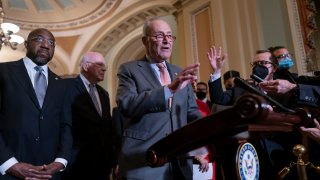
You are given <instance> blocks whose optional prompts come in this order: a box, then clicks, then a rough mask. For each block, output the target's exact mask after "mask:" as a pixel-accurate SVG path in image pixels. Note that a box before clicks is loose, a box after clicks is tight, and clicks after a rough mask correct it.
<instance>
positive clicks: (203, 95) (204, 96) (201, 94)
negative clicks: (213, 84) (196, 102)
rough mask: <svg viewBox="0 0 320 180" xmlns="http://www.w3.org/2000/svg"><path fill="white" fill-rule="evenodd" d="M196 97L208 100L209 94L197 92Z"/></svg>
mask: <svg viewBox="0 0 320 180" xmlns="http://www.w3.org/2000/svg"><path fill="white" fill-rule="evenodd" d="M196 96H197V98H198V99H200V100H202V99H204V98H206V96H207V93H205V92H202V91H197V92H196Z"/></svg>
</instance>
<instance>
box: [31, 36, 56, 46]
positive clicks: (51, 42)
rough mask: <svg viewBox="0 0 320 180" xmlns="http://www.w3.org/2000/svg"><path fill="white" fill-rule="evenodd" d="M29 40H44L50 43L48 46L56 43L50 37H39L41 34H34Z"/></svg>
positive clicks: (40, 41) (42, 41)
mask: <svg viewBox="0 0 320 180" xmlns="http://www.w3.org/2000/svg"><path fill="white" fill-rule="evenodd" d="M31 40H34V41H36V42H38V43H41V44H42V43H44V42H45V41H47V43H48V44H49V45H50V46H55V45H56V42H55V41H53V40H51V39H46V38H44V37H41V36H35V37H32V38H31Z"/></svg>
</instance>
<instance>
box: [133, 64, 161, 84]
mask: <svg viewBox="0 0 320 180" xmlns="http://www.w3.org/2000/svg"><path fill="white" fill-rule="evenodd" d="M137 63H138V66H139V70H140V72H141V73H142V76H143V77H144V78H145V79H146V80H147V81H148V82H149V83H150V84H151V85H152V86H153V87H154V88H157V87H159V86H161V83H160V82H159V80H158V78H157V76H156V75H155V73H154V72H153V70H152V68H151V66H150V63H149V62H148V60H147V59H146V58H145V59H143V60H140V61H138V62H137Z"/></svg>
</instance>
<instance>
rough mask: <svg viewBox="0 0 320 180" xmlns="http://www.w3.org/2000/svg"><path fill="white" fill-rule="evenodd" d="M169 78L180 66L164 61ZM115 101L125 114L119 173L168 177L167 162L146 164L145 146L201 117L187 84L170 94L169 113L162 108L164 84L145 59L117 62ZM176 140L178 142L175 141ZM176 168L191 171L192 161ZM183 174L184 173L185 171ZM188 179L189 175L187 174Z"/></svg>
mask: <svg viewBox="0 0 320 180" xmlns="http://www.w3.org/2000/svg"><path fill="white" fill-rule="evenodd" d="M167 68H168V70H169V74H170V76H171V79H172V80H173V79H174V78H175V73H178V72H179V71H180V69H179V68H178V67H177V66H174V65H171V64H168V63H167ZM118 78H119V87H118V91H117V98H116V99H117V103H118V106H119V109H120V112H121V113H123V114H124V115H125V116H126V117H128V121H126V122H125V123H124V134H123V140H122V142H123V143H122V150H121V152H120V159H119V166H120V173H121V175H122V176H125V177H127V178H129V179H130V178H137V179H150V178H151V179H169V177H170V175H168V173H169V174H170V170H169V168H170V167H169V164H168V163H167V164H165V165H164V166H162V167H158V168H151V167H149V166H148V165H147V163H146V151H147V149H148V148H149V147H150V146H151V145H152V144H154V143H155V142H157V141H159V140H160V139H161V138H164V137H166V136H167V135H168V134H170V133H172V132H173V131H174V130H176V129H178V128H180V127H182V126H185V125H186V124H187V122H188V121H192V120H195V119H198V118H199V117H201V114H200V113H199V111H198V108H197V104H196V101H195V97H194V94H193V91H192V87H191V85H190V84H189V85H188V86H187V87H185V88H184V89H182V90H180V91H178V92H176V93H175V94H174V95H173V100H172V101H173V102H172V110H171V112H170V111H169V109H168V108H167V107H166V102H165V93H164V87H162V86H161V84H160V82H159V80H158V78H157V77H156V75H155V73H154V72H153V70H152V68H151V66H150V63H149V62H148V61H147V59H145V58H144V59H142V60H138V61H132V62H129V63H125V64H123V65H121V67H120V68H119V73H118ZM177 143H178V142H177ZM178 164H179V165H180V170H181V171H182V172H183V173H187V172H188V170H190V171H191V172H192V166H191V165H192V162H191V161H190V162H186V161H185V158H184V162H182V161H179V162H178ZM185 175H186V174H185ZM191 178H192V174H191Z"/></svg>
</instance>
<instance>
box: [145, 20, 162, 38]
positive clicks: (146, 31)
mask: <svg viewBox="0 0 320 180" xmlns="http://www.w3.org/2000/svg"><path fill="white" fill-rule="evenodd" d="M157 20H161V21H164V22H167V21H165V20H163V19H162V18H160V17H158V16H155V17H151V18H149V19H147V20H146V21H145V22H144V24H143V30H142V35H143V36H147V35H148V32H149V30H150V24H151V23H152V22H153V21H157Z"/></svg>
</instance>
